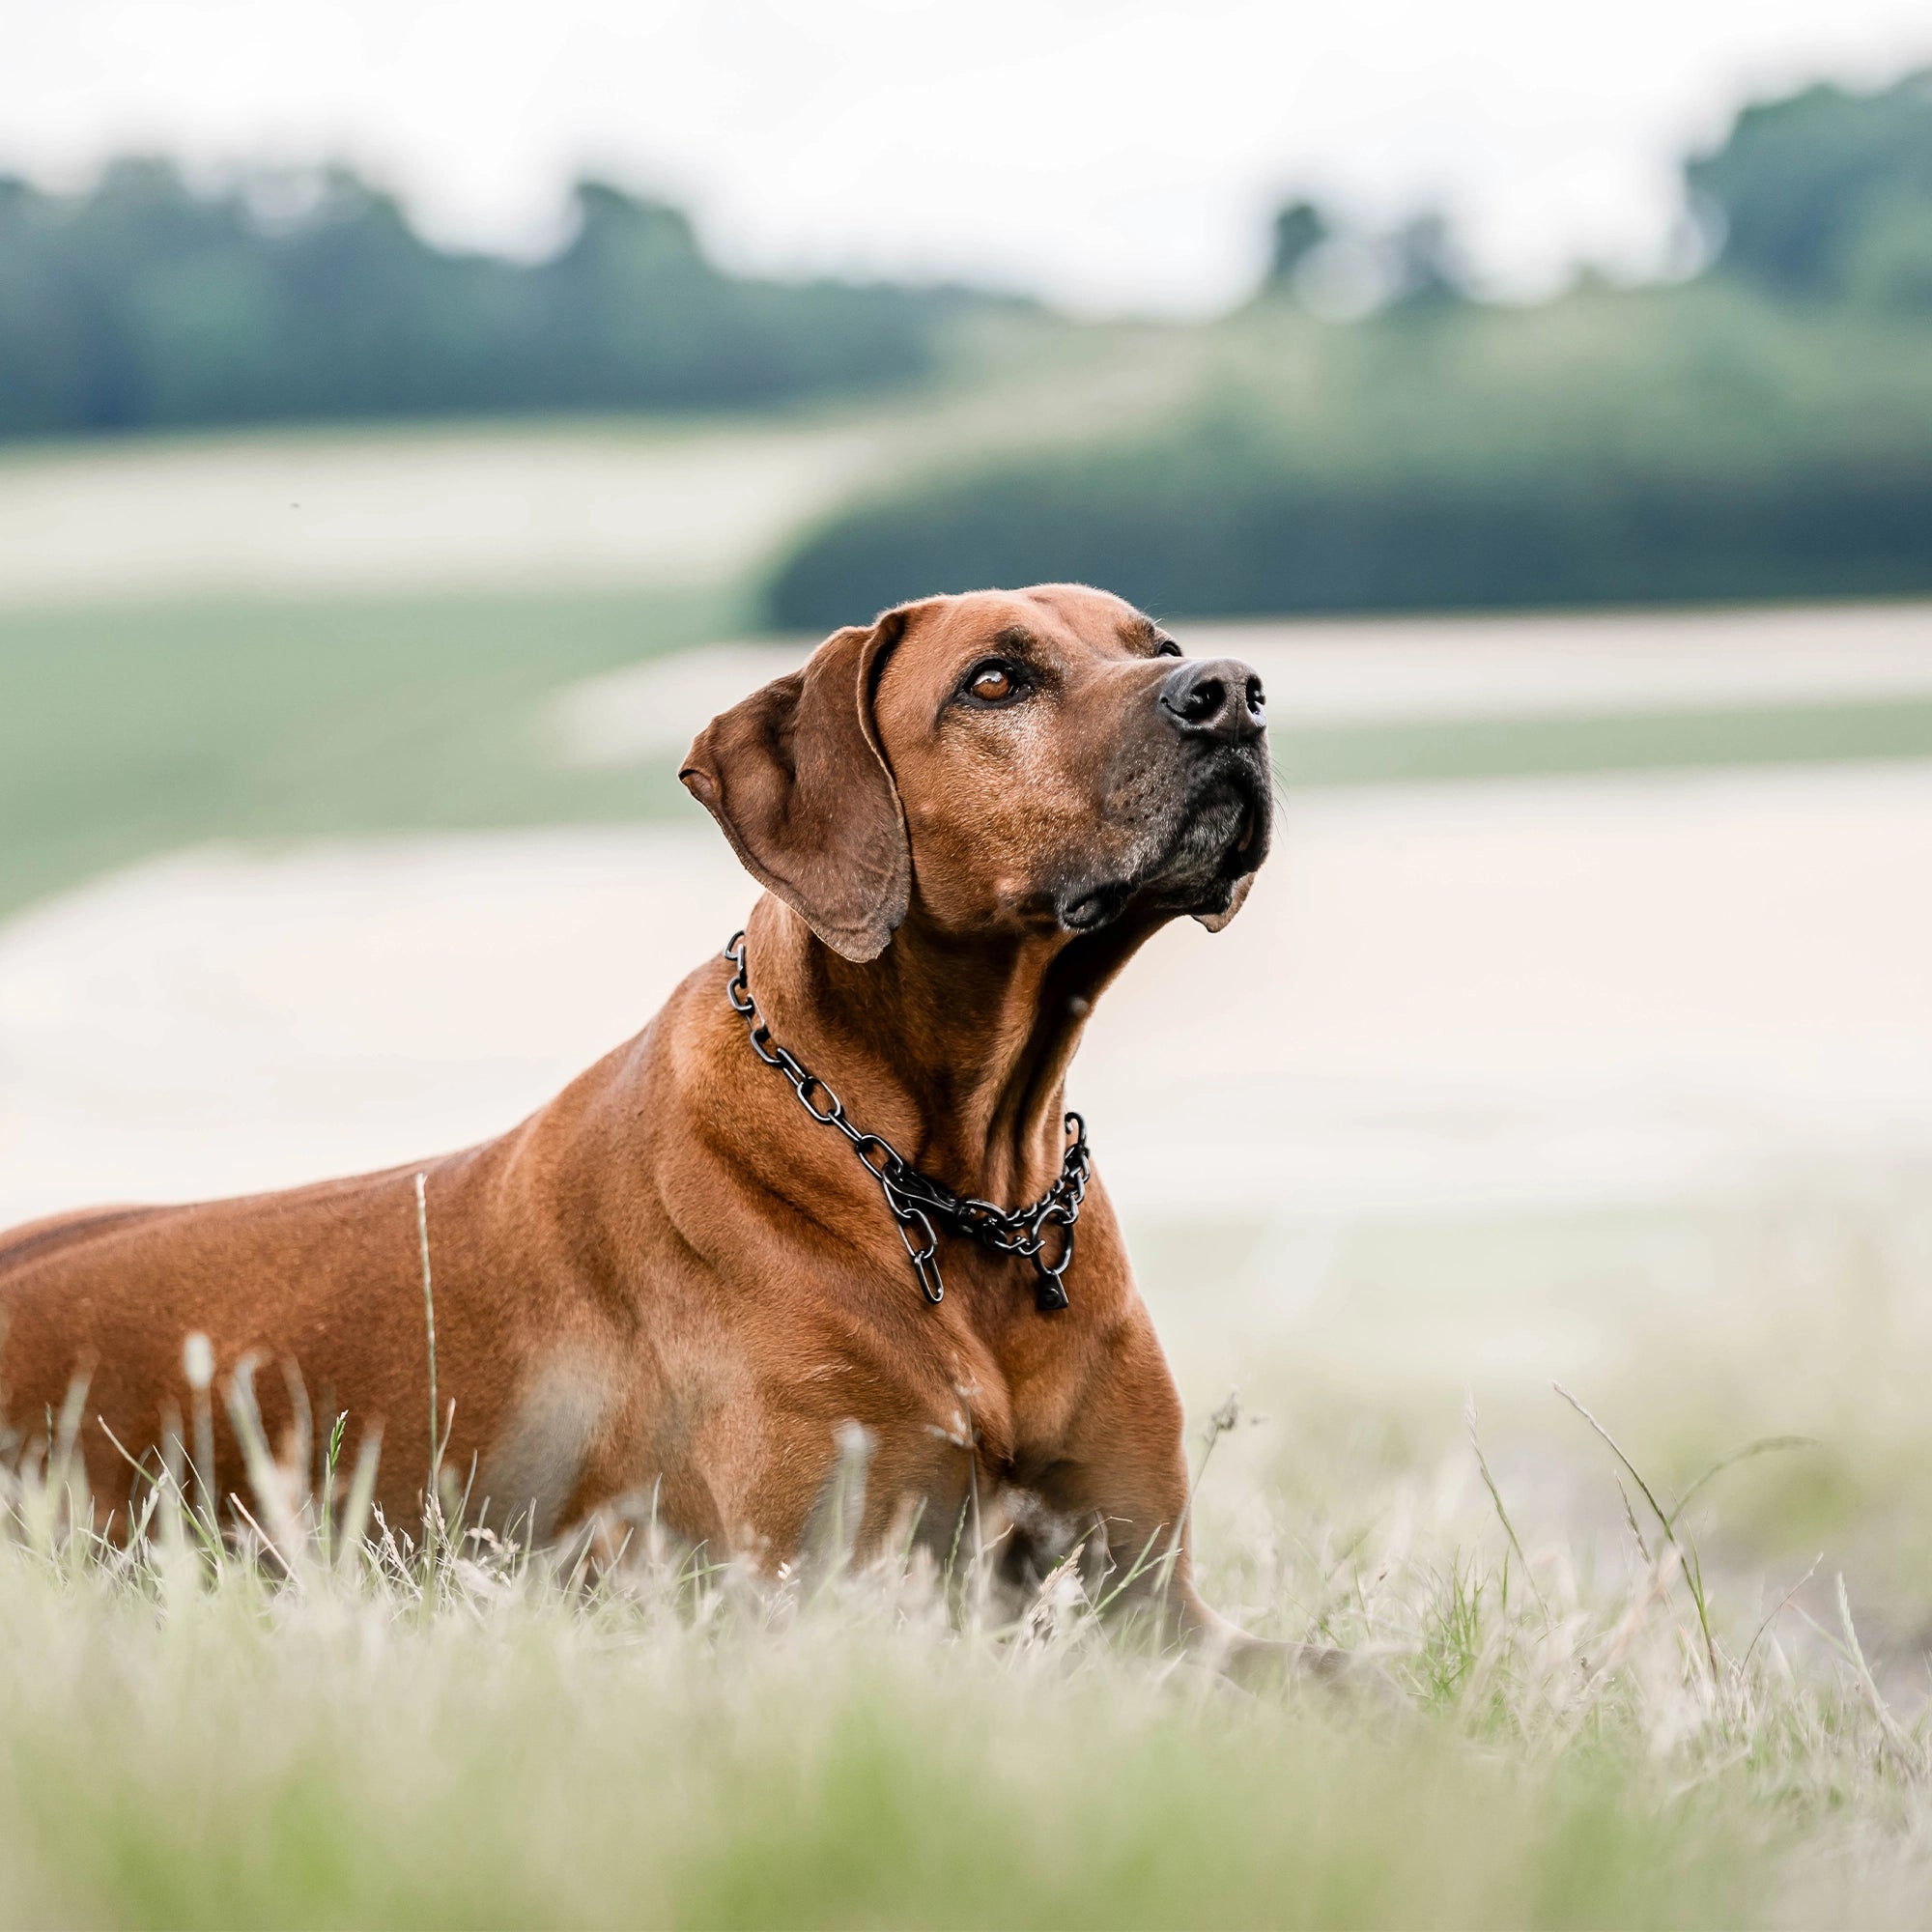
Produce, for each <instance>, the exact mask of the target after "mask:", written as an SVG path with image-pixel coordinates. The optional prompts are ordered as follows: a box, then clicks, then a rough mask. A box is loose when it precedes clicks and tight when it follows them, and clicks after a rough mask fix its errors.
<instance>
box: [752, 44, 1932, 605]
mask: <svg viewBox="0 0 1932 1932" xmlns="http://www.w3.org/2000/svg"><path fill="white" fill-rule="evenodd" d="M1684 175H1685V186H1686V190H1687V199H1688V205H1689V208H1690V211H1691V213H1692V215H1693V217H1694V219H1695V220H1696V222H1697V223H1698V225H1699V227H1700V229H1701V230H1702V232H1703V237H1704V245H1705V248H1706V250H1707V252H1708V255H1709V258H1710V259H1709V265H1708V267H1707V268H1706V269H1705V270H1704V271H1703V272H1702V273H1701V274H1699V275H1698V276H1696V277H1695V278H1694V279H1692V280H1690V282H1688V283H1686V284H1684V285H1681V286H1663V287H1650V288H1641V289H1632V290H1620V289H1615V288H1611V287H1608V286H1606V285H1605V284H1604V283H1603V282H1602V281H1601V280H1597V279H1589V280H1586V281H1585V283H1584V284H1583V285H1581V286H1579V287H1577V289H1575V290H1573V291H1572V292H1571V293H1570V294H1568V295H1566V296H1564V297H1561V298H1557V299H1555V300H1552V301H1549V302H1547V303H1544V304H1542V305H1540V306H1537V307H1534V308H1504V307H1500V306H1491V305H1486V304H1484V303H1481V302H1478V301H1475V300H1473V299H1471V298H1470V297H1469V294H1468V291H1467V287H1466V284H1465V280H1464V278H1463V275H1462V274H1461V272H1460V265H1459V263H1458V260H1457V255H1456V250H1455V247H1454V239H1453V236H1451V235H1450V234H1449V233H1448V231H1447V230H1446V228H1445V226H1444V224H1443V223H1442V222H1441V221H1440V220H1439V219H1438V218H1435V217H1432V216H1428V215H1425V216H1422V217H1419V218H1418V219H1416V220H1415V221H1412V222H1410V223H1409V224H1407V225H1406V227H1405V228H1404V229H1402V230H1399V231H1397V232H1396V234H1394V235H1392V236H1385V237H1376V238H1367V239H1366V240H1365V239H1364V238H1350V237H1348V236H1346V235H1345V234H1340V233H1338V229H1337V225H1336V224H1334V223H1333V222H1331V220H1330V219H1329V218H1328V216H1327V215H1326V214H1325V213H1323V212H1322V211H1321V210H1320V209H1319V208H1317V207H1315V206H1314V205H1313V204H1311V203H1308V202H1305V201H1297V202H1293V203H1291V204H1290V205H1289V206H1288V207H1286V208H1284V209H1283V210H1282V211H1281V213H1280V215H1279V217H1278V218H1277V220H1276V223H1275V227H1274V234H1273V262H1272V269H1271V272H1270V274H1269V277H1268V280H1267V284H1266V286H1265V287H1264V289H1263V290H1262V292H1261V294H1260V295H1259V297H1258V298H1256V300H1255V301H1254V302H1253V303H1252V304H1251V305H1249V307H1248V308H1247V309H1245V310H1244V311H1242V312H1241V313H1239V314H1237V315H1235V316H1232V317H1230V318H1228V319H1226V320H1225V321H1223V322H1222V323H1220V324H1217V325H1214V326H1213V331H1214V333H1215V334H1216V335H1217V336H1218V337H1219V338H1220V339H1221V340H1222V341H1223V342H1224V343H1225V344H1226V345H1228V346H1229V347H1230V348H1231V349H1233V350H1238V351H1239V352H1240V353H1239V354H1231V355H1224V356H1222V357H1220V358H1218V359H1217V360H1210V361H1208V362H1207V363H1206V364H1205V365H1204V366H1205V367H1206V369H1207V371H1208V373H1206V374H1205V375H1204V377H1203V380H1202V382H1201V384H1199V386H1198V388H1197V392H1196V393H1195V395H1194V397H1193V398H1192V400H1191V401H1190V402H1189V403H1187V404H1185V405H1184V406H1182V407H1181V408H1180V409H1179V411H1177V412H1175V413H1174V414H1173V415H1172V416H1170V417H1169V418H1167V419H1166V420H1164V421H1162V422H1161V423H1160V424H1158V425H1157V426H1156V427H1154V428H1152V429H1151V430H1150V429H1141V430H1136V431H1131V432H1128V433H1126V434H1123V435H1121V436H1116V437H1102V438H1101V439H1099V440H1094V441H1091V442H1088V443H1086V444H1083V445H1080V446H1076V447H1061V448H1056V449H1052V450H1046V451H1036V452H1032V453H1029V454H1026V455H1024V456H1010V457H1009V458H1007V459H1005V460H1003V461H994V462H990V463H986V464H983V465H982V466H981V467H980V468H979V469H976V470H974V471H972V472H971V473H960V472H958V471H957V470H956V469H955V470H950V471H945V472H940V471H935V473H934V474H932V475H931V476H930V477H928V478H927V479H926V480H925V481H924V483H923V485H917V486H912V487H908V486H906V485H905V484H903V483H901V484H900V485H899V486H898V487H896V488H895V492H894V494H893V496H892V497H890V499H883V498H882V499H879V500H873V501H867V502H861V503H857V504H854V505H851V506H849V507H847V508H845V509H843V510H842V511H840V512H839V513H838V514H837V515H836V516H834V517H833V518H832V519H831V520H830V521H829V522H828V523H827V524H826V525H825V526H823V527H821V528H819V529H818V530H816V531H814V532H811V533H810V534H809V535H808V536H807V538H806V539H805V540H804V541H803V542H802V543H801V545H800V546H799V547H798V548H797V550H796V551H795V552H794V553H793V554H791V555H790V556H789V557H788V558H786V559H785V560H784V562H783V563H782V565H781V568H780V569H779V570H778V571H777V573H776V575H775V576H774V578H773V580H772V582H771V583H770V586H769V608H770V611H771V614H772V617H773V619H774V620H775V621H776V622H779V623H781V624H786V625H799V626H807V627H813V626H818V625H822V624H830V623H835V622H845V621H850V619H851V618H852V616H853V615H854V614H855V613H864V612H867V611H872V610H875V609H878V608H881V607H883V606H885V605H888V604H891V603H893V602H895V601H897V600H899V599H901V598H905V597H909V596H917V595H920V594H923V593H924V592H926V591H931V590H939V589H964V588H967V587H969V586H971V585H974V584H982V583H999V582H1032V581H1038V580H1042V579H1063V578H1070V579H1077V580H1084V581H1088V582H1098V583H1105V584H1108V585H1110V586H1112V587H1114V588H1116V589H1118V590H1120V591H1122V593H1124V594H1125V595H1127V596H1129V597H1132V598H1134V599H1135V600H1136V601H1138V602H1140V603H1142V604H1144V605H1146V606H1148V607H1149V608H1151V609H1155V610H1159V611H1167V612H1170V613H1177V614H1179V613H1192V614H1204V615H1205V614H1210V613H1227V614H1235V613H1256V612H1271V611H1364V610H1384V611H1400V610H1439V609H1454V608H1464V609H1467V608H1507V607H1510V606H1528V605H1541V606H1551V605H1566V604H1568V605H1587V604H1602V603H1623V602H1657V601H1684V602H1690V601H1700V600H1734V599H1750V598H1760V597H1814V596H1857V595H1905V594H1914V593H1917V594H1925V593H1928V592H1932V77H1928V76H1926V75H1916V76H1912V77H1909V78H1907V79H1905V80H1902V81H1900V82H1899V83H1897V84H1896V85H1894V86H1891V87H1889V88H1886V89H1883V90H1880V91H1877V92H1872V93H1856V92H1851V91H1847V90H1844V89H1839V88H1835V87H1829V86H1819V87H1813V88H1809V89H1806V90H1804V92H1802V93H1799V94H1796V95H1794V96H1791V97H1789V98H1787V99H1781V100H1776V101H1770V102H1765V103H1760V104H1758V105H1754V106H1752V107H1749V108H1747V110H1746V111H1745V112H1744V113H1743V114H1741V115H1740V116H1739V117H1738V119H1737V121H1736V123H1735V125H1734V126H1733V128H1731V130H1730V132H1729V134H1728V137H1727V138H1726V139H1725V141H1724V142H1723V143H1722V144H1721V145H1720V146H1719V148H1718V149H1717V150H1716V151H1715V152H1713V153H1711V154H1708V155H1704V156H1697V157H1694V158H1691V159H1690V160H1689V161H1687V163H1686V165H1685V170H1684ZM1340 246H1349V247H1351V248H1353V249H1354V250H1355V251H1356V252H1357V254H1360V253H1361V252H1363V251H1364V250H1365V249H1366V251H1367V252H1368V253H1369V254H1370V256H1371V257H1372V258H1373V261H1374V264H1375V266H1376V269H1377V272H1378V275H1379V278H1380V305H1379V306H1378V308H1377V309H1376V311H1375V312H1374V313H1373V314H1371V315H1369V316H1367V317H1366V318H1365V319H1362V320H1358V321H1355V322H1353V323H1351V324H1348V325H1340V324H1337V323H1335V322H1333V321H1324V320H1321V319H1320V318H1319V317H1311V316H1310V315H1309V314H1308V313H1307V312H1306V300H1305V298H1307V296H1308V295H1309V294H1310V293H1311V292H1312V291H1313V289H1315V288H1316V287H1319V285H1320V280H1321V269H1322V266H1323V256H1324V252H1325V251H1330V250H1333V249H1335V248H1337V247H1340Z"/></svg>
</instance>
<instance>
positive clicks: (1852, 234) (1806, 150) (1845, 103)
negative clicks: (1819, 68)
mask: <svg viewBox="0 0 1932 1932" xmlns="http://www.w3.org/2000/svg"><path fill="white" fill-rule="evenodd" d="M1685 178H1686V181H1687V183H1688V185H1689V186H1690V192H1691V194H1692V196H1693V198H1694V199H1695V200H1697V201H1698V202H1700V203H1701V204H1703V205H1704V206H1705V207H1706V208H1707V209H1708V210H1710V211H1711V212H1712V213H1714V214H1715V215H1716V217H1717V220H1718V223H1719V228H1720V235H1719V247H1720V253H1719V268H1720V269H1721V270H1724V271H1725V272H1727V273H1733V274H1737V275H1741V276H1745V277H1747V278H1749V279H1750V280H1752V281H1755V282H1757V283H1759V284H1760V285H1762V286H1763V287H1765V288H1768V289H1771V290H1773V291H1775V292H1776V293H1777V294H1779V295H1783V296H1796V297H1808V298H1814V299H1818V300H1826V301H1831V300H1838V299H1846V298H1850V299H1854V300H1877V301H1880V302H1884V303H1889V304H1902V305H1904V306H1908V307H1919V308H1923V307H1926V306H1928V286H1927V285H1928V279H1932V272H1929V271H1932V74H1927V73H1918V74H1914V75H1910V76H1908V77H1907V78H1905V79H1903V80H1900V81H1898V82H1897V83H1895V84H1894V85H1893V86H1891V87H1889V88H1886V89H1883V90H1881V91H1879V92H1877V93H1871V94H1855V93H1850V92H1847V91H1846V90H1844V89H1842V88H1837V87H1830V86H1818V87H1810V88H1806V89H1805V90H1804V92H1803V93H1801V94H1795V95H1792V96H1790V97H1789V98H1788V99H1783V100H1773V101H1765V102H1761V103H1759V104H1758V105H1756V106H1753V107H1747V108H1746V109H1745V111H1744V112H1743V113H1742V114H1740V115H1739V116H1738V119H1737V122H1736V124H1735V125H1734V126H1733V128H1732V129H1731V132H1730V135H1729V137H1728V138H1727V139H1726V140H1725V142H1724V144H1723V146H1722V147H1720V148H1719V149H1718V150H1717V151H1716V153H1714V154H1711V155H1708V156H1704V157H1703V158H1702V159H1699V160H1694V161H1691V162H1690V164H1689V165H1688V166H1687V167H1686V169H1685Z"/></svg>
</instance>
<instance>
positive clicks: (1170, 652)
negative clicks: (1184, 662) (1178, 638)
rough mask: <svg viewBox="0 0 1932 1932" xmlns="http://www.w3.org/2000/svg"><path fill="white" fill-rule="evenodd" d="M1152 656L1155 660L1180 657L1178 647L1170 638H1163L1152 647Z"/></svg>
mask: <svg viewBox="0 0 1932 1932" xmlns="http://www.w3.org/2000/svg"><path fill="white" fill-rule="evenodd" d="M1153 654H1154V656H1155V657H1157V658H1178V657H1179V655H1180V646H1179V644H1177V643H1176V642H1175V641H1174V639H1172V638H1163V639H1161V640H1160V642H1159V643H1157V644H1156V645H1155V646H1154V647H1153Z"/></svg>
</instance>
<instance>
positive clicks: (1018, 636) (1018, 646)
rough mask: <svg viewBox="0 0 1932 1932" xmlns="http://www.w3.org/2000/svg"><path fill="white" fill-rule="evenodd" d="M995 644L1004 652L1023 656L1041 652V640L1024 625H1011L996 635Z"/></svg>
mask: <svg viewBox="0 0 1932 1932" xmlns="http://www.w3.org/2000/svg"><path fill="white" fill-rule="evenodd" d="M993 642H994V643H995V644H996V645H998V647H999V648H1000V649H1001V650H1003V651H1017V652H1019V653H1020V654H1021V655H1022V656H1025V655H1026V654H1027V653H1028V652H1032V653H1034V654H1036V655H1037V654H1038V652H1039V650H1040V641H1039V639H1037V637H1035V636H1034V634H1033V633H1032V632H1031V631H1029V630H1028V629H1027V628H1026V626H1025V625H1024V624H1009V625H1008V626H1007V627H1006V629H1005V630H1003V631H1000V632H998V633H996V634H995V636H994V638H993Z"/></svg>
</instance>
